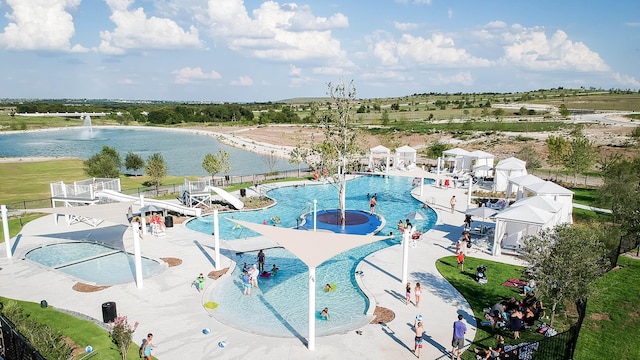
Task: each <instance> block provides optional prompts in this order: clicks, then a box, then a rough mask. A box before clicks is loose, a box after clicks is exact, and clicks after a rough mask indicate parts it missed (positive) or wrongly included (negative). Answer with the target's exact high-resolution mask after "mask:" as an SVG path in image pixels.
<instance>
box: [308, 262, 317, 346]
mask: <svg viewBox="0 0 640 360" xmlns="http://www.w3.org/2000/svg"><path fill="white" fill-rule="evenodd" d="M307 348H308V349H309V350H315V349H316V268H314V267H311V266H309V338H308V339H307Z"/></svg>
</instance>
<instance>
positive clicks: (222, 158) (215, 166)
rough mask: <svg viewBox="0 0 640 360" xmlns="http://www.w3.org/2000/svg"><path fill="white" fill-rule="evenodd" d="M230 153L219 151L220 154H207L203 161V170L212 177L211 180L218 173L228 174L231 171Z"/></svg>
mask: <svg viewBox="0 0 640 360" xmlns="http://www.w3.org/2000/svg"><path fill="white" fill-rule="evenodd" d="M229 161H230V156H229V153H228V152H226V151H224V150H222V149H218V154H217V155H213V154H207V155H205V156H204V160H202V168H203V169H204V170H205V171H206V172H207V173H208V174H209V175H211V180H212V181H213V177H214V176H216V174H217V173H221V172H222V173H227V172H229V170H230V169H231V164H230V162H229Z"/></svg>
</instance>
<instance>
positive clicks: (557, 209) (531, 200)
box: [511, 196, 565, 226]
mask: <svg viewBox="0 0 640 360" xmlns="http://www.w3.org/2000/svg"><path fill="white" fill-rule="evenodd" d="M518 206H531V207H535V208H538V209H542V210H545V211H548V212H550V213H552V214H553V226H555V225H558V224H561V223H563V222H565V221H564V220H563V216H562V204H560V203H558V202H555V201H553V200H552V199H550V198H546V197H543V196H534V197H528V198H524V199H521V200H519V201H516V202H515V203H513V205H511V207H518Z"/></svg>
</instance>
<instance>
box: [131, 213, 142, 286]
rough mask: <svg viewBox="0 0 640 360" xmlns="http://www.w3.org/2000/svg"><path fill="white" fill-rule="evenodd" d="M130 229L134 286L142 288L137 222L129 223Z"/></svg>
mask: <svg viewBox="0 0 640 360" xmlns="http://www.w3.org/2000/svg"><path fill="white" fill-rule="evenodd" d="M131 231H133V256H134V260H135V261H134V262H135V267H136V287H137V288H138V289H142V255H141V254H140V233H139V232H138V231H139V228H138V223H137V222H136V221H134V222H132V223H131Z"/></svg>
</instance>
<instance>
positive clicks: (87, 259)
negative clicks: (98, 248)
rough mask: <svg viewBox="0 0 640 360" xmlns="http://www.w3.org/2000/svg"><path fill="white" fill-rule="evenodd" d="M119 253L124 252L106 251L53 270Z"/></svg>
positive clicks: (58, 266)
mask: <svg viewBox="0 0 640 360" xmlns="http://www.w3.org/2000/svg"><path fill="white" fill-rule="evenodd" d="M121 252H124V251H121V250H113V251H108V252H105V253H102V254H98V255H93V256H89V257H86V258H82V259H77V260H73V261H69V262H67V263H64V264H61V265H56V266H54V267H53V268H54V269H56V270H58V269H61V268H64V267H67V266H71V265H75V264H79V263H83V262H85V261H89V260H93V259H98V258H101V257H105V256H109V255H113V254H117V253H121Z"/></svg>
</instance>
